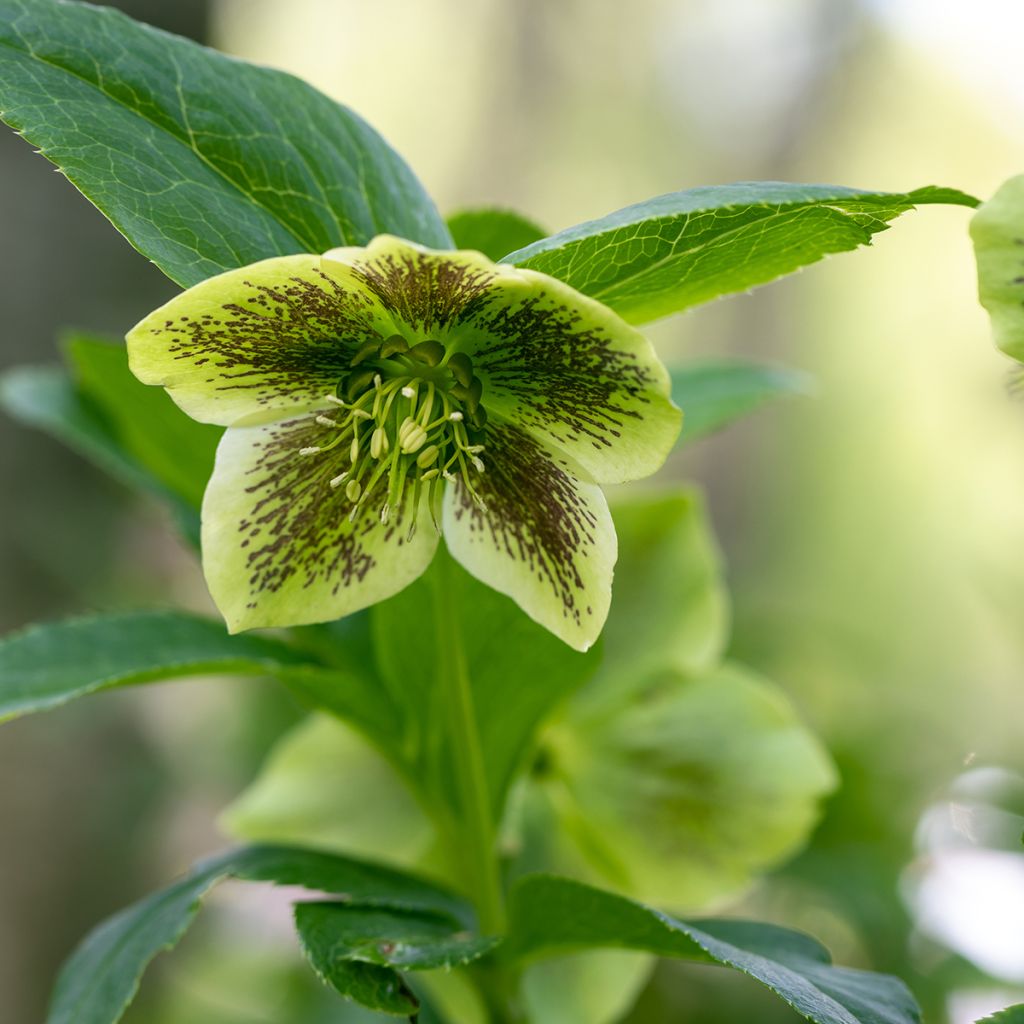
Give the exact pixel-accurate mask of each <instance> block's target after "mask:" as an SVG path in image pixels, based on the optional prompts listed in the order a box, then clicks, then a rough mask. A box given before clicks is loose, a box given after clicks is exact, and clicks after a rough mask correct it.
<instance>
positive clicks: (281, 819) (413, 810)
mask: <svg viewBox="0 0 1024 1024" xmlns="http://www.w3.org/2000/svg"><path fill="white" fill-rule="evenodd" d="M220 823H221V826H222V827H223V828H224V829H225V831H226V832H227V834H228V835H230V836H231V837H232V838H233V839H239V840H245V841H248V842H267V843H293V844H296V845H299V846H312V847H316V848H317V849H322V850H334V851H337V852H338V853H346V854H350V855H352V856H357V857H367V858H370V859H373V860H382V861H386V862H388V863H391V864H393V865H395V866H398V867H405V868H412V867H416V866H418V865H419V864H420V862H421V861H422V860H423V859H424V858H425V857H426V856H427V853H428V851H430V849H431V847H432V846H433V844H434V842H435V837H434V829H433V826H432V825H431V823H430V821H429V819H428V818H427V816H426V815H425V814H424V813H423V811H422V810H421V809H420V806H419V804H418V803H417V802H416V800H415V799H414V798H413V796H412V794H411V793H410V791H409V788H408V786H407V785H406V784H405V782H404V781H403V780H402V779H401V778H400V776H399V775H398V773H397V772H396V771H395V769H394V768H393V767H392V766H391V765H390V764H389V763H388V762H387V760H385V758H384V757H383V756H382V755H381V754H380V753H378V752H377V751H376V750H375V749H374V748H373V747H372V746H371V745H370V743H369V742H368V741H367V740H365V739H364V738H363V737H362V736H360V735H359V733H357V732H356V731H355V730H354V729H353V728H351V727H350V726H348V725H346V724H345V723H344V722H341V721H339V720H338V719H335V718H329V717H328V716H327V715H312V716H310V718H308V719H307V720H306V721H305V722H303V723H301V724H300V725H298V726H296V727H295V728H294V729H293V730H292V731H291V732H289V733H288V734H287V735H286V736H285V737H284V738H283V739H282V740H281V741H280V742H279V743H278V744H277V746H276V747H274V750H273V752H272V753H271V755H270V757H269V758H268V759H267V761H266V763H265V764H264V766H263V768H262V769H261V771H260V774H259V776H258V777H257V778H256V780H255V782H253V783H252V784H251V785H250V786H249V788H248V789H246V790H245V792H244V793H242V795H241V796H240V797H238V799H237V800H235V802H234V803H233V804H231V806H230V807H228V808H227V810H226V811H225V812H224V813H223V815H222V816H221V819H220Z"/></svg>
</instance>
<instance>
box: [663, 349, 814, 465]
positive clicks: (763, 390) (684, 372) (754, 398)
mask: <svg viewBox="0 0 1024 1024" xmlns="http://www.w3.org/2000/svg"><path fill="white" fill-rule="evenodd" d="M669 372H670V373H671V375H672V401H673V402H675V403H676V405H678V406H679V408H680V409H682V410H683V430H682V433H681V434H680V435H679V441H678V442H677V444H678V445H686V444H690V443H691V442H692V441H696V440H699V439H700V438H702V437H705V436H706V435H708V434H713V433H714V432H715V431H718V430H722V429H723V428H724V427H727V426H729V425H730V424H731V423H734V422H735V421H736V420H738V419H741V418H742V417H744V416H747V415H749V414H750V413H752V412H756V411H757V410H758V409H760V408H761V407H762V406H764V405H767V404H768V403H769V402H772V401H775V400H776V399H780V398H792V397H795V396H798V395H809V394H812V393H813V390H814V382H813V380H812V378H811V377H810V375H809V374H806V373H802V372H801V371H799V370H793V369H790V368H788V367H783V366H768V365H765V364H763V363H751V362H747V361H746V360H741V359H708V360H700V361H697V362H692V363H687V364H685V365H683V366H676V367H672V369H671V370H670V371H669Z"/></svg>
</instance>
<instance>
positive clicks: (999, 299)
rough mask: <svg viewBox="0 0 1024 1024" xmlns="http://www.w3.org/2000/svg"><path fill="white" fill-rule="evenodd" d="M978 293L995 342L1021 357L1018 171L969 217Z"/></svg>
mask: <svg viewBox="0 0 1024 1024" xmlns="http://www.w3.org/2000/svg"><path fill="white" fill-rule="evenodd" d="M971 238H972V239H973V241H974V253H975V256H976V257H977V261H978V297H979V298H980V299H981V304H982V305H983V306H984V307H985V309H987V310H988V312H989V316H991V318H992V330H993V333H994V334H995V339H996V344H997V345H998V346H999V347H1000V348H1001V349H1002V350H1003V351H1004V352H1005V353H1006V354H1007V355H1010V356H1013V358H1014V359H1017V360H1019V361H1021V362H1024V244H1022V239H1024V174H1021V175H1018V176H1017V177H1015V178H1011V179H1010V180H1009V181H1007V182H1006V183H1005V184H1004V185H1003V186H1002V187H1001V188H1000V189H999V191H998V192H996V194H995V195H994V196H993V197H992V198H991V199H990V200H989V201H988V202H987V203H982V204H981V206H980V207H978V212H977V213H976V214H975V215H974V216H973V217H972V218H971Z"/></svg>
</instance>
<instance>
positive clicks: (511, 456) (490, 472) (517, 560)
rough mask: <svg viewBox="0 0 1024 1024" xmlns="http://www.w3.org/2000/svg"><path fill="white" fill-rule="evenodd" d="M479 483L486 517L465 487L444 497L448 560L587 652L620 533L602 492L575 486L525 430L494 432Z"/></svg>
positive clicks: (553, 455) (562, 465)
mask: <svg viewBox="0 0 1024 1024" xmlns="http://www.w3.org/2000/svg"><path fill="white" fill-rule="evenodd" d="M483 458H484V461H485V463H486V469H485V471H484V472H483V473H480V474H476V475H475V476H474V477H473V486H474V487H475V489H476V491H477V494H478V496H479V497H480V498H481V499H482V500H483V503H484V506H485V507H484V508H481V507H480V506H479V505H478V504H477V503H476V502H475V501H474V500H473V498H472V497H471V495H470V494H469V493H468V491H467V490H466V488H465V486H464V485H463V484H462V483H461V482H457V483H453V484H450V485H449V487H448V489H447V491H446V492H445V501H444V535H445V542H446V543H447V545H448V550H449V551H451V553H452V555H453V557H454V558H455V559H456V560H457V561H459V562H460V563H461V564H462V565H463V566H464V567H465V568H466V569H467V570H468V571H469V572H471V573H472V574H473V575H474V576H476V578H477V579H479V580H481V581H483V582H484V583H486V584H487V585H488V586H490V587H493V588H494V589H495V590H497V591H499V592H501V593H503V594H507V595H508V596H509V597H511V598H512V599H513V600H514V601H515V602H516V603H517V604H518V605H519V607H520V608H522V609H523V611H524V612H526V614H527V615H529V616H530V617H531V618H532V619H534V620H535V621H537V622H539V623H540V624H541V625H542V626H544V627H545V629H548V630H550V631H551V632H552V633H554V634H555V636H557V637H559V638H560V639H562V640H564V641H565V642H566V643H567V644H569V645H570V646H571V647H574V648H576V649H577V650H581V651H585V650H587V648H589V647H590V646H591V644H593V642H594V641H595V640H596V639H597V637H598V634H599V633H600V632H601V627H602V626H603V625H604V621H605V618H606V617H607V615H608V606H609V604H610V602H611V586H612V573H613V570H614V566H615V553H616V541H615V527H614V525H613V524H612V519H611V514H610V513H609V511H608V504H607V502H606V501H605V498H604V495H603V494H602V492H601V489H600V488H599V487H597V486H596V485H594V484H591V483H586V482H584V481H582V480H580V479H579V478H578V477H577V473H578V472H579V468H578V467H577V466H576V465H575V464H574V463H573V462H572V461H571V460H570V459H569V458H568V457H567V456H566V455H565V454H564V453H562V452H560V451H556V450H555V449H552V448H549V447H547V446H545V445H543V444H542V443H541V442H540V441H539V440H538V439H537V438H535V437H534V436H533V435H531V434H528V433H526V432H525V431H523V430H521V429H520V428H518V427H515V426H511V425H508V424H497V423H494V422H492V423H491V424H490V425H489V426H488V429H487V434H486V438H485V450H484V453H483Z"/></svg>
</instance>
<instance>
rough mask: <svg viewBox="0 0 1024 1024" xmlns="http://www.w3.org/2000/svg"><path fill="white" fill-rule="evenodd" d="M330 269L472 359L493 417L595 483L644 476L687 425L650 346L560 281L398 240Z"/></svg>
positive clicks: (349, 252)
mask: <svg viewBox="0 0 1024 1024" xmlns="http://www.w3.org/2000/svg"><path fill="white" fill-rule="evenodd" d="M324 266H325V268H331V269H339V268H341V267H346V268H351V269H352V270H353V271H354V272H355V275H356V277H357V278H359V279H360V280H362V281H364V282H365V284H366V287H367V288H368V289H369V290H370V291H372V292H373V293H374V294H375V295H376V297H377V298H378V299H379V301H380V302H381V304H382V305H383V306H384V307H385V308H386V309H387V310H388V311H389V312H390V313H391V314H392V315H393V316H394V317H395V318H396V319H400V320H402V321H403V322H405V323H406V324H408V325H410V326H411V327H413V328H414V329H415V330H416V331H417V332H418V333H420V334H423V335H424V336H426V335H428V334H429V335H431V336H432V337H435V338H437V339H438V340H440V341H441V342H442V343H444V344H445V345H446V347H447V348H448V349H449V350H455V351H461V352H465V353H466V354H467V355H469V356H470V357H471V359H472V360H473V366H474V369H475V371H476V373H477V374H478V376H479V377H480V379H481V381H482V382H483V404H484V407H485V408H486V409H487V411H488V413H498V414H499V415H500V416H501V417H502V418H503V419H505V420H507V421H510V422H512V423H515V424H518V425H519V426H521V427H524V428H526V429H527V430H529V431H531V432H533V433H535V434H536V435H538V436H539V437H541V438H543V439H544V440H545V441H546V442H547V443H552V442H553V443H555V444H557V445H558V446H559V447H560V448H562V449H563V450H564V451H566V452H567V453H568V454H569V455H571V456H572V458H573V459H574V460H575V462H576V463H578V465H579V466H581V467H582V468H583V469H584V470H585V471H586V474H585V475H589V477H590V478H591V479H593V480H596V481H598V482H601V483H619V482H621V481H624V480H635V479H639V478H640V477H643V476H647V475H649V474H651V473H653V472H654V471H655V470H656V469H658V467H659V466H660V465H661V464H662V463H663V462H664V460H665V457H666V456H667V454H668V452H669V450H670V449H671V447H672V445H673V444H674V442H675V439H676V437H677V435H678V433H679V426H680V422H681V415H680V412H679V410H678V409H677V408H676V407H675V406H674V405H673V404H672V402H671V400H670V398H669V378H668V374H667V373H666V371H665V368H664V367H663V366H662V365H661V363H660V362H659V360H658V358H657V356H656V355H655V352H654V349H653V348H652V346H651V344H650V342H649V341H648V340H647V339H646V338H645V337H644V336H643V335H642V334H640V332H639V331H636V330H634V329H633V328H632V327H630V326H629V324H627V323H626V322H625V321H624V320H622V319H621V318H620V317H619V316H618V315H616V314H615V313H613V312H612V311H611V310H610V309H608V307H606V306H603V305H602V304H601V303H599V302H595V301H594V300H593V299H589V298H587V297H586V296H584V295H581V294H580V293H579V292H577V291H575V290H574V289H572V288H570V287H569V286H568V285H566V284H563V283H562V282H561V281H558V280H556V279H555V278H553V277H548V276H547V275H546V274H541V273H537V272H535V271H530V270H521V269H517V268H514V267H510V266H506V265H501V264H494V263H492V262H491V261H490V260H489V259H487V258H486V257H485V256H483V255H482V254H480V253H476V252H434V251H431V250H428V249H423V248H422V247H420V246H416V245H413V244H411V243H409V242H405V241H403V240H401V239H398V238H393V237H390V236H380V237H378V238H376V239H374V240H373V242H371V243H370V245H369V246H368V247H367V248H365V249H358V248H345V249H332V250H331V251H330V252H328V253H325V255H324Z"/></svg>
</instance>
